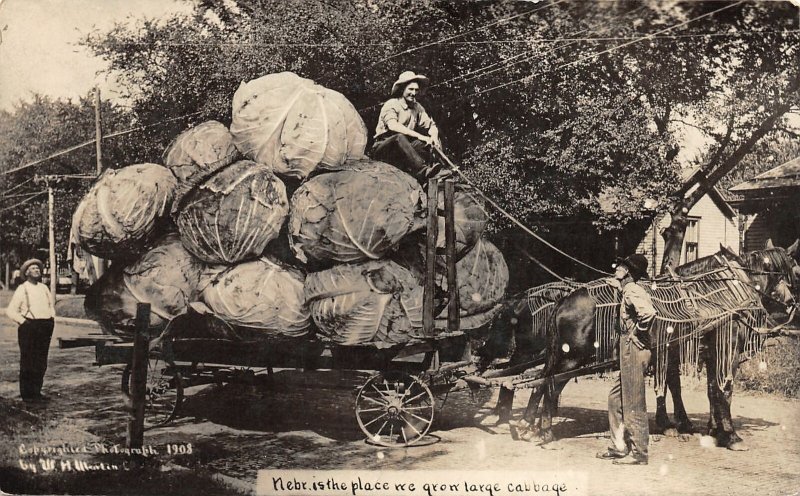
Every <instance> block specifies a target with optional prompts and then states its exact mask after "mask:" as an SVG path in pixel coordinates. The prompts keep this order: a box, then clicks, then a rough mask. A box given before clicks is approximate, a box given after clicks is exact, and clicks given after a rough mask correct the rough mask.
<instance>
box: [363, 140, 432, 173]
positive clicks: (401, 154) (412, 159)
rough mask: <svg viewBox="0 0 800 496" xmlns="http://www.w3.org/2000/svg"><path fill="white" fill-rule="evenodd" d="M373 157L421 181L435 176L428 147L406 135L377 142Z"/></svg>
mask: <svg viewBox="0 0 800 496" xmlns="http://www.w3.org/2000/svg"><path fill="white" fill-rule="evenodd" d="M372 157H373V158H374V159H375V160H380V161H382V162H387V163H389V164H392V165H394V166H395V167H397V168H398V169H400V170H402V171H404V172H408V173H409V174H411V175H412V176H414V177H416V178H417V179H419V180H424V179H426V178H427V177H428V176H430V175H433V174H432V173H431V167H429V166H428V164H429V163H430V162H431V158H432V157H431V152H430V149H429V148H428V145H427V144H425V142H423V141H420V140H418V139H415V138H409V137H408V136H406V135H404V134H393V135H391V136H389V137H388V138H384V139H379V140H378V141H376V142H375V144H374V145H373V146H372Z"/></svg>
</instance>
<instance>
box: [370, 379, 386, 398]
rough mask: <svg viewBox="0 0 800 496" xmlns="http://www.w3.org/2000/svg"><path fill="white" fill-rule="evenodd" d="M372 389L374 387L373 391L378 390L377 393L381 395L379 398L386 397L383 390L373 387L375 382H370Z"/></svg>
mask: <svg viewBox="0 0 800 496" xmlns="http://www.w3.org/2000/svg"><path fill="white" fill-rule="evenodd" d="M372 389H374V390H375V391H377V392H378V394H379V395H381V398H384V399H386V395H385V394H384V392H383V391H381V390H380V389H378V388H377V387H375V383H372Z"/></svg>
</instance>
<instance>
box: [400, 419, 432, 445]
mask: <svg viewBox="0 0 800 496" xmlns="http://www.w3.org/2000/svg"><path fill="white" fill-rule="evenodd" d="M400 418H401V419H403V422H405V423H406V424H408V426H409V427H411V428H412V429H414V432H416V433H417V435H418V436H420V437H422V433H421V432H420V431H419V430H417V428H416V427H414V425H413V424H412V423H411V422H409V421H408V420H406V419H405V418H404V417H400ZM426 422H427V421H426ZM405 437H406V435H405V430H404V431H403V438H405ZM406 442H408V441H406Z"/></svg>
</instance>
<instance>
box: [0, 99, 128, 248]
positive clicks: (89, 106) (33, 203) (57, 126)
mask: <svg viewBox="0 0 800 496" xmlns="http://www.w3.org/2000/svg"><path fill="white" fill-rule="evenodd" d="M102 112H103V114H104V119H105V124H106V130H107V132H110V131H114V130H118V129H119V128H120V127H123V126H125V127H127V126H128V125H129V124H130V122H131V119H130V117H129V116H128V115H126V112H124V111H123V110H121V109H119V108H117V107H115V106H113V105H111V104H110V103H108V102H105V103H104V104H103V105H102ZM109 130H110V131H109ZM94 134H95V117H94V107H93V100H92V98H91V95H89V96H87V97H85V98H81V99H80V100H79V101H78V102H72V101H69V100H53V99H51V98H48V97H45V96H41V95H36V96H34V98H33V100H32V101H31V102H20V103H18V104H17V105H16V106H15V107H14V109H13V111H12V112H8V111H3V112H0V172H6V171H10V170H12V169H16V168H18V167H20V166H24V165H25V164H28V163H31V162H34V161H36V160H39V159H42V158H44V157H47V156H49V155H51V154H54V153H57V152H59V151H61V150H65V149H67V148H70V147H72V146H74V145H76V144H77V143H80V142H84V141H88V140H91V139H93V138H94ZM128 139H130V138H129V137H125V136H123V137H120V138H116V139H114V140H108V141H105V142H104V143H103V150H104V163H105V165H106V166H107V167H111V168H117V167H120V166H123V165H128V163H127V161H128V160H130V159H132V158H133V159H135V158H136V154H135V153H131V152H130V147H129V146H128V145H129V144H130V143H129V141H127V140H128ZM94 173H95V147H94V146H85V147H82V148H78V149H76V150H74V151H72V152H70V153H66V154H63V155H60V156H57V157H55V158H54V159H52V160H47V161H44V162H41V163H39V164H36V165H35V166H31V167H26V168H24V169H21V170H19V171H15V172H9V173H4V174H3V175H2V176H0V191H3V192H4V194H3V199H2V200H3V201H2V203H1V204H0V208H3V209H4V210H3V212H2V213H0V243H2V245H3V246H4V247H5V248H4V249H3V250H2V252H3V257H4V259H3V260H2V261H3V262H12V263H17V262H19V261H20V259H21V258H24V257H29V256H34V255H38V254H37V250H38V249H40V248H42V247H46V246H47V195H37V196H34V195H36V194H37V193H41V192H42V191H43V190H44V189H45V186H44V184H40V183H37V182H35V181H34V178H35V176H37V175H46V174H56V175H87V174H88V175H93V174H94ZM90 184H91V183H90V182H88V181H80V180H63V181H60V182H59V183H58V184H56V185H55V191H56V194H55V209H54V214H55V225H56V230H55V234H56V250H57V253H60V254H66V252H67V242H68V236H69V228H70V225H71V224H72V212H74V211H75V207H76V206H77V204H78V202H79V201H80V199H81V197H82V196H83V194H84V193H85V192H86V191H87V190H88V188H89V186H90ZM9 191H10V193H9Z"/></svg>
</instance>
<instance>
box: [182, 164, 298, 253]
mask: <svg viewBox="0 0 800 496" xmlns="http://www.w3.org/2000/svg"><path fill="white" fill-rule="evenodd" d="M288 212H289V202H288V200H287V198H286V188H285V187H284V185H283V182H281V180H280V179H278V178H277V177H276V176H275V174H273V173H272V170H271V169H270V168H269V167H267V166H265V165H261V164H256V163H255V162H251V161H249V160H240V161H239V162H235V163H234V164H232V165H229V166H228V167H226V168H224V169H222V170H221V171H219V172H218V173H217V174H215V175H213V176H211V178H209V179H207V180H206V181H205V182H204V183H203V184H202V185H200V186H198V187H197V188H195V189H193V190H192V191H190V192H189V193H188V194H187V195H186V197H185V198H184V199H183V201H182V207H181V209H180V211H179V212H178V213H177V214H175V215H174V217H175V222H176V223H177V224H178V230H179V231H180V233H181V239H182V240H183V244H184V245H185V246H186V249H187V250H189V251H190V252H192V254H194V255H195V256H196V257H198V258H199V259H201V260H203V261H205V262H209V263H224V264H234V263H238V262H241V261H244V260H247V259H254V258H258V257H259V256H261V253H262V252H263V251H264V248H265V247H266V246H267V243H269V242H270V240H272V239H274V238H275V237H276V236H278V233H279V232H280V228H281V224H283V221H284V219H285V218H286V216H287V214H288Z"/></svg>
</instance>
